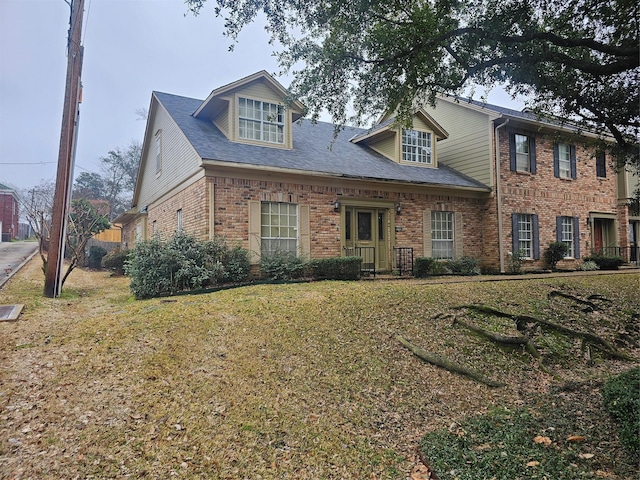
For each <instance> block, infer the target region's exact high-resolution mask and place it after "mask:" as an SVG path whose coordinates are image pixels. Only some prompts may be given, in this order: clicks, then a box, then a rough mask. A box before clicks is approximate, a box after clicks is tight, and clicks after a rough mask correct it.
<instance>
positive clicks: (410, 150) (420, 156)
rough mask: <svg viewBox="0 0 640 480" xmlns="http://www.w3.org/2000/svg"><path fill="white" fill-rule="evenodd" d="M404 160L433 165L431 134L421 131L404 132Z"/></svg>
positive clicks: (404, 130)
mask: <svg viewBox="0 0 640 480" xmlns="http://www.w3.org/2000/svg"><path fill="white" fill-rule="evenodd" d="M402 160H403V161H405V162H415V163H422V164H425V165H431V164H432V163H433V159H432V156H431V133H430V132H422V131H419V130H406V129H403V130H402Z"/></svg>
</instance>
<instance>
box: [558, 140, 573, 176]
mask: <svg viewBox="0 0 640 480" xmlns="http://www.w3.org/2000/svg"><path fill="white" fill-rule="evenodd" d="M558 168H559V170H560V178H569V177H570V176H571V156H570V154H569V145H567V144H566V143H561V144H560V145H558Z"/></svg>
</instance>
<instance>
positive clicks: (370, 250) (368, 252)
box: [344, 247, 376, 277]
mask: <svg viewBox="0 0 640 480" xmlns="http://www.w3.org/2000/svg"><path fill="white" fill-rule="evenodd" d="M344 253H345V255H346V256H347V257H360V258H362V264H361V265H360V272H361V273H363V274H365V275H373V276H374V277H375V275H376V247H344Z"/></svg>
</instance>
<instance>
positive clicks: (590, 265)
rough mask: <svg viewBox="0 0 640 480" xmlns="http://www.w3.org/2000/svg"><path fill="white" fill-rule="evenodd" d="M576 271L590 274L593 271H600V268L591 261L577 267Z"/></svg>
mask: <svg viewBox="0 0 640 480" xmlns="http://www.w3.org/2000/svg"><path fill="white" fill-rule="evenodd" d="M578 270H582V271H584V272H592V271H594V270H600V267H599V266H598V264H597V263H596V262H594V261H593V260H586V261H584V262H582V263H581V264H580V265H579V266H578Z"/></svg>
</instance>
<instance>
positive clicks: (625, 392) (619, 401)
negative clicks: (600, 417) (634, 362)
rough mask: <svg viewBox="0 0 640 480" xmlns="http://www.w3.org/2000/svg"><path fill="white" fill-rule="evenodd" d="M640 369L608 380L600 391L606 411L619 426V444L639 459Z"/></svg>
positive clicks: (633, 369) (637, 368) (634, 369)
mask: <svg viewBox="0 0 640 480" xmlns="http://www.w3.org/2000/svg"><path fill="white" fill-rule="evenodd" d="M638 392H640V367H636V368H632V369H631V370H628V371H626V372H624V373H622V374H620V375H618V376H616V377H612V378H610V379H609V380H608V381H607V383H606V384H605V385H604V388H603V389H602V399H603V401H604V406H605V408H606V409H607V411H608V412H609V413H610V414H611V416H612V417H613V418H615V419H616V420H617V421H618V423H619V424H620V443H621V444H622V445H623V446H624V447H625V448H627V449H628V450H629V452H630V453H631V455H633V456H634V458H640V394H639V393H638Z"/></svg>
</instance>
